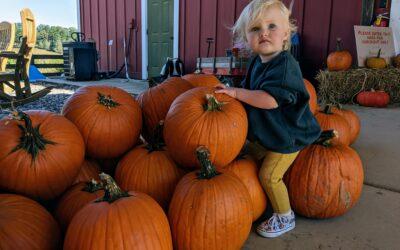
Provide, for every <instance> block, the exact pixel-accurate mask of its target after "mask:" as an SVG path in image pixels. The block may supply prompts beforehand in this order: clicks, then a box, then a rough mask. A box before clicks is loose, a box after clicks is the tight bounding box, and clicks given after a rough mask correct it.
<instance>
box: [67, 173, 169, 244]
mask: <svg viewBox="0 0 400 250" xmlns="http://www.w3.org/2000/svg"><path fill="white" fill-rule="evenodd" d="M100 179H101V180H102V182H103V186H104V191H105V195H104V197H103V198H101V199H99V200H98V201H96V202H90V203H89V204H87V205H86V206H85V207H84V208H82V209H81V210H80V211H79V212H78V213H77V214H76V215H75V216H74V218H73V219H72V221H71V223H70V224H69V226H68V230H67V234H66V236H65V240H64V250H69V249H73V250H75V249H82V250H83V249H103V248H110V249H111V248H112V249H160V250H163V249H168V250H169V249H171V250H172V240H171V230H170V228H169V224H168V219H167V216H166V215H165V214H164V212H163V210H162V208H161V207H160V206H159V205H158V204H157V202H156V201H154V200H153V199H152V198H151V197H150V196H148V195H146V194H143V193H140V192H134V191H129V192H124V191H122V190H121V189H120V188H119V187H118V186H117V184H116V183H115V182H114V180H113V179H112V178H111V177H110V176H109V175H107V174H100Z"/></svg>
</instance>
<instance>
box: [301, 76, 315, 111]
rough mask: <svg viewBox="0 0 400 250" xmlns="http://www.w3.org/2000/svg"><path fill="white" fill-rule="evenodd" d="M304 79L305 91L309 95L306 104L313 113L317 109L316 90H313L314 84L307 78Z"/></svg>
mask: <svg viewBox="0 0 400 250" xmlns="http://www.w3.org/2000/svg"><path fill="white" fill-rule="evenodd" d="M303 80H304V85H305V86H306V89H307V92H308V94H309V95H310V100H309V101H308V105H309V106H310V110H311V112H312V113H313V114H315V113H316V112H317V111H318V103H317V92H316V91H315V88H314V86H313V85H312V83H311V82H309V81H308V80H307V79H303Z"/></svg>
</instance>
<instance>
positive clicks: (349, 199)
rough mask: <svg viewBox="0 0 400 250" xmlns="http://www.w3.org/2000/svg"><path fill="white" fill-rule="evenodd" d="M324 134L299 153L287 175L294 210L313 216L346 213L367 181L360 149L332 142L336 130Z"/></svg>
mask: <svg viewBox="0 0 400 250" xmlns="http://www.w3.org/2000/svg"><path fill="white" fill-rule="evenodd" d="M323 135H326V136H325V138H320V140H318V141H317V143H316V144H314V145H310V146H308V147H306V148H305V149H304V150H302V151H301V152H300V153H299V155H298V156H297V158H296V160H295V161H294V163H293V165H292V167H291V168H290V169H289V171H288V173H287V175H286V176H285V182H286V185H287V188H288V193H289V197H290V203H291V206H292V208H293V210H294V211H295V212H296V213H299V214H301V215H303V216H306V217H310V218H331V217H336V216H340V215H342V214H344V213H346V212H347V211H348V210H349V209H350V208H352V207H353V206H354V204H356V202H357V201H358V199H359V198H360V195H361V190H362V186H363V181H364V171H363V167H362V163H361V160H360V157H359V156H358V154H357V153H356V151H354V150H353V149H352V148H350V147H349V146H346V145H343V144H336V145H334V144H331V143H330V140H331V138H332V137H333V136H334V135H333V133H326V132H325V133H323Z"/></svg>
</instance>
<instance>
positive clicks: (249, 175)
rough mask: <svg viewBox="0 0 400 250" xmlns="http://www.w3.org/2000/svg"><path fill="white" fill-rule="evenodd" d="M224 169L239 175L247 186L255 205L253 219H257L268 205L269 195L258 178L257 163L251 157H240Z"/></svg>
mask: <svg viewBox="0 0 400 250" xmlns="http://www.w3.org/2000/svg"><path fill="white" fill-rule="evenodd" d="M223 171H228V172H229V173H232V174H234V175H235V176H237V177H238V178H239V179H240V180H241V181H242V182H243V184H244V185H245V186H246V188H247V191H248V192H249V194H250V198H251V202H252V205H253V221H255V220H257V219H258V218H259V217H260V216H261V215H262V214H263V213H264V211H265V209H266V207H267V196H266V195H265V192H264V189H263V188H262V186H261V184H260V181H259V179H258V167H257V164H256V163H255V162H254V160H252V159H251V158H249V157H248V158H239V159H237V160H235V161H233V162H231V163H230V164H229V165H228V166H226V167H224V168H223Z"/></svg>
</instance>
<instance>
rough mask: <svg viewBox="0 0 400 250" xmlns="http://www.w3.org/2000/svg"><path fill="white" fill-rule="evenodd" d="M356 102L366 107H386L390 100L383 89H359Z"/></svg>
mask: <svg viewBox="0 0 400 250" xmlns="http://www.w3.org/2000/svg"><path fill="white" fill-rule="evenodd" d="M356 100H357V102H358V104H360V105H362V106H366V107H377V108H386V107H387V105H388V104H389V102H390V96H389V94H388V93H386V92H385V91H383V90H379V91H375V90H374V89H372V90H371V91H361V92H360V93H358V94H357V97H356Z"/></svg>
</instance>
